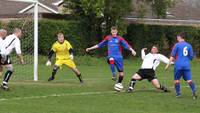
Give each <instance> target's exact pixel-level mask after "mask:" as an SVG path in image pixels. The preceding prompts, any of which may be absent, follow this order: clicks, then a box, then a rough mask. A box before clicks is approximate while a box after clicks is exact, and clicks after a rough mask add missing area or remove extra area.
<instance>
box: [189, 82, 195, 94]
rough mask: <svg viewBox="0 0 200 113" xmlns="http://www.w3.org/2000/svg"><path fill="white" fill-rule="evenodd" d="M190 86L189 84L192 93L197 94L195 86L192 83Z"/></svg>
mask: <svg viewBox="0 0 200 113" xmlns="http://www.w3.org/2000/svg"><path fill="white" fill-rule="evenodd" d="M188 84H189V86H190V88H191V90H192V93H195V92H196V87H195V84H194V83H193V82H192V81H191V82H189V83H188Z"/></svg>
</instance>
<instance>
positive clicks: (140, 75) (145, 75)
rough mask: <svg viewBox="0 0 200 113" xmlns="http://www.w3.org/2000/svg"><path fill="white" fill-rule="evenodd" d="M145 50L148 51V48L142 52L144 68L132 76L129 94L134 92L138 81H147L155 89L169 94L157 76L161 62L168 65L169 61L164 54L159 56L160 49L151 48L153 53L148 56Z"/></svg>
mask: <svg viewBox="0 0 200 113" xmlns="http://www.w3.org/2000/svg"><path fill="white" fill-rule="evenodd" d="M145 50H147V48H143V49H142V50H141V56H142V60H143V62H142V66H141V68H140V69H139V70H138V72H136V73H135V74H134V75H133V76H132V79H131V82H130V85H129V88H128V90H127V92H132V91H133V89H134V86H135V84H136V81H137V80H143V79H147V80H148V81H149V82H151V83H152V85H153V86H154V87H155V88H157V89H160V90H163V91H164V92H169V90H168V89H167V88H166V87H165V86H163V85H161V84H160V83H159V81H158V79H157V77H156V74H155V70H156V67H158V65H159V64H160V62H164V63H165V64H168V63H169V59H168V58H167V57H165V56H164V55H162V54H158V48H157V47H156V46H153V47H152V48H151V53H148V54H147V55H146V54H145Z"/></svg>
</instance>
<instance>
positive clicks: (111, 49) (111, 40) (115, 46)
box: [86, 27, 136, 83]
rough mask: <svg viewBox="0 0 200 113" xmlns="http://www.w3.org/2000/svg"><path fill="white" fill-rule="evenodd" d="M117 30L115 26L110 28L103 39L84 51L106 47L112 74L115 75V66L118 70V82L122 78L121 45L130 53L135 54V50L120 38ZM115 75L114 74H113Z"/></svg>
mask: <svg viewBox="0 0 200 113" xmlns="http://www.w3.org/2000/svg"><path fill="white" fill-rule="evenodd" d="M117 33H118V30H117V28H116V27H112V28H111V35H108V36H106V37H105V39H104V40H103V41H102V42H100V43H99V44H97V45H95V46H92V47H90V48H87V49H86V52H89V51H90V50H93V49H97V48H102V47H104V46H107V47H108V57H107V58H108V63H109V64H110V67H111V70H112V73H113V75H115V67H116V68H117V70H118V72H119V79H118V83H121V82H122V80H123V76H124V73H123V56H122V47H123V48H125V49H128V50H130V51H131V53H132V55H134V56H135V55H136V52H135V51H134V50H133V49H132V47H131V46H130V45H129V44H128V43H127V42H126V41H125V40H124V38H122V37H121V36H118V35H117ZM113 77H115V76H113Z"/></svg>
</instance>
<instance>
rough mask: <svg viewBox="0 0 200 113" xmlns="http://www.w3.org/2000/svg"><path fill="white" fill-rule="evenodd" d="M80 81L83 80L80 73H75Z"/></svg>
mask: <svg viewBox="0 0 200 113" xmlns="http://www.w3.org/2000/svg"><path fill="white" fill-rule="evenodd" d="M77 77H78V79H79V81H80V82H83V80H82V76H81V74H79V75H77Z"/></svg>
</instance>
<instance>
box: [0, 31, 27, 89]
mask: <svg viewBox="0 0 200 113" xmlns="http://www.w3.org/2000/svg"><path fill="white" fill-rule="evenodd" d="M21 35H22V31H21V29H19V28H15V30H14V32H13V34H12V35H9V36H7V37H6V38H5V39H4V40H3V43H2V45H1V52H0V54H1V57H0V59H1V62H0V64H1V65H5V66H6V68H7V72H6V73H5V75H4V78H3V83H2V86H1V87H2V88H3V89H5V90H8V81H9V79H10V77H11V75H12V74H13V65H12V62H11V59H10V54H11V53H12V51H13V49H15V51H16V53H17V55H18V57H19V59H20V62H21V64H24V60H23V56H22V52H21V44H20V40H19V39H20V38H21Z"/></svg>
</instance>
